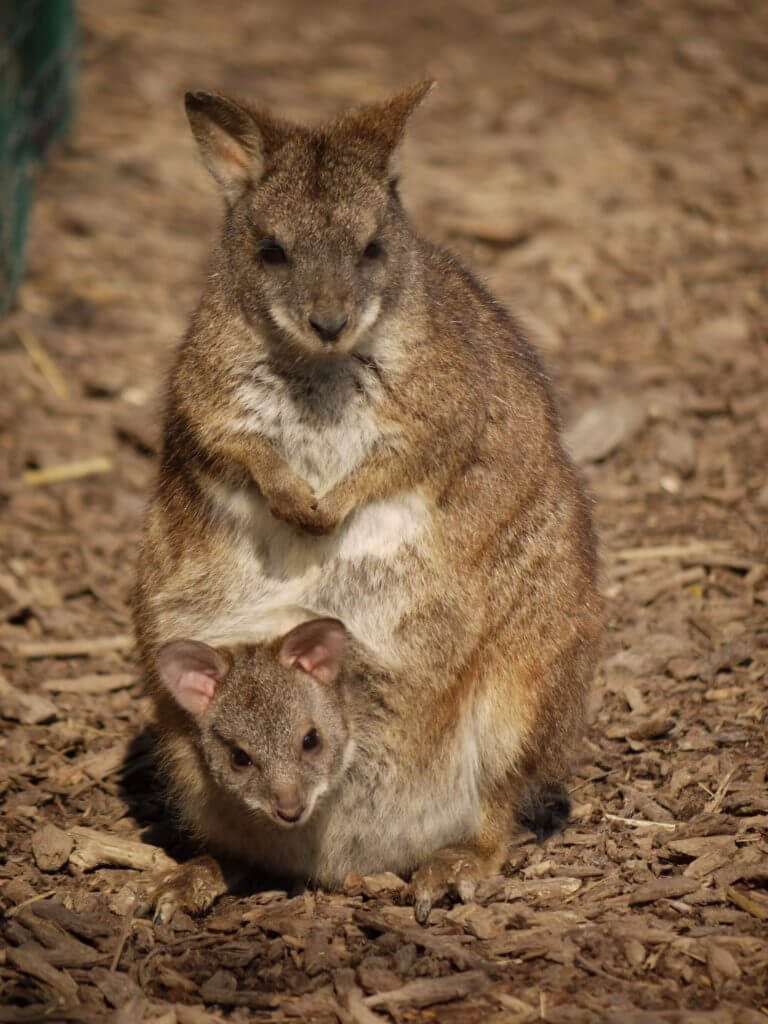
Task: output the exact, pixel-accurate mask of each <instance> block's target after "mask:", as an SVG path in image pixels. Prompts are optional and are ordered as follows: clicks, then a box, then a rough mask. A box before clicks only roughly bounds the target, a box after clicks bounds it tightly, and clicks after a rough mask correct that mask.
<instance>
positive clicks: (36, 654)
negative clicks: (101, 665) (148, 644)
mask: <svg viewBox="0 0 768 1024" xmlns="http://www.w3.org/2000/svg"><path fill="white" fill-rule="evenodd" d="M133 644H134V639H133V637H132V636H130V635H128V634H120V635H119V636H101V637H93V638H90V639H87V638H86V639H82V640H39V641H38V640H33V641H28V642H27V641H22V642H21V643H14V642H13V641H10V640H0V646H2V647H4V648H5V649H6V650H7V651H8V652H9V653H10V654H11V655H13V656H14V657H15V658H26V659H28V660H32V659H35V658H83V657H88V656H90V655H98V654H108V653H109V652H111V651H126V650H128V649H130V648H131V647H133Z"/></svg>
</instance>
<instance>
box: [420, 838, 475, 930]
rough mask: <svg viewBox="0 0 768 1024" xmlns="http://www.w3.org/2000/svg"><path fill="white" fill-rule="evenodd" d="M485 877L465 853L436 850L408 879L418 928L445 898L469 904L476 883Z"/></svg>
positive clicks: (472, 859)
mask: <svg viewBox="0 0 768 1024" xmlns="http://www.w3.org/2000/svg"><path fill="white" fill-rule="evenodd" d="M487 874H488V872H487V870H486V867H485V864H484V863H483V862H482V861H481V859H480V858H479V857H477V856H475V855H474V854H473V853H471V852H470V851H468V850H462V849H459V848H457V849H451V848H450V847H448V848H446V849H444V850H438V852H437V853H436V854H434V855H433V856H432V857H431V858H430V859H429V860H428V861H427V863H426V864H424V865H423V866H422V867H420V868H419V869H418V871H416V872H415V873H414V875H413V878H412V879H411V886H410V893H411V897H412V899H413V908H414V914H415V916H416V920H417V921H418V922H419V924H426V923H427V921H428V919H429V912H430V910H431V909H432V907H433V906H434V905H435V904H436V903H438V902H439V901H440V900H441V899H442V898H443V897H444V896H452V897H454V898H457V899H459V900H461V902H462V903H469V902H470V901H471V900H473V899H474V898H475V890H476V889H477V883H478V882H479V881H480V880H481V879H482V878H484V877H485V876H486V875H487Z"/></svg>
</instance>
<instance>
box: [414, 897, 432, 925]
mask: <svg viewBox="0 0 768 1024" xmlns="http://www.w3.org/2000/svg"><path fill="white" fill-rule="evenodd" d="M431 909H432V904H431V903H430V901H429V900H417V901H416V904H415V906H414V908H413V912H414V914H415V916H416V920H417V921H418V923H419V924H426V923H427V921H428V920H429V912H430V910H431Z"/></svg>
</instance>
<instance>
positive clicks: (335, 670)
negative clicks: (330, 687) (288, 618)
mask: <svg viewBox="0 0 768 1024" xmlns="http://www.w3.org/2000/svg"><path fill="white" fill-rule="evenodd" d="M345 641H346V632H345V630H344V626H343V625H342V624H341V622H339V621H338V619H315V620H313V621H312V622H304V623H302V624H301V625H300V626H297V627H296V628H295V629H292V630H291V632H290V633H288V635H287V636H286V637H285V638H284V639H283V644H282V647H281V649H280V661H281V663H282V664H283V665H285V666H286V667H297V668H300V669H301V670H302V671H303V672H306V673H307V675H310V676H312V677H313V678H314V679H317V681H318V682H319V683H332V682H333V680H334V679H335V678H336V676H337V675H338V674H339V670H340V668H341V660H342V657H343V655H344V644H345Z"/></svg>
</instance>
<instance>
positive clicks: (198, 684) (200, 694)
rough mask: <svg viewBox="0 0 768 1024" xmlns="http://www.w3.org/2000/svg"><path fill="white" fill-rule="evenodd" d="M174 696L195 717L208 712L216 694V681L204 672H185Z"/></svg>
mask: <svg viewBox="0 0 768 1024" xmlns="http://www.w3.org/2000/svg"><path fill="white" fill-rule="evenodd" d="M171 692H172V693H173V696H174V697H175V698H176V700H177V701H178V702H179V704H181V706H182V707H183V708H186V710H187V711H190V712H191V713H192V714H193V715H201V714H202V713H203V712H204V711H207V709H208V705H209V704H210V703H211V701H212V700H213V695H214V693H215V692H216V680H215V679H213V678H212V677H211V676H209V675H206V674H205V673H204V672H194V671H191V672H183V673H182V675H181V677H180V679H179V682H178V684H177V686H176V690H175V692H174V691H173V690H172V691H171Z"/></svg>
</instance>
